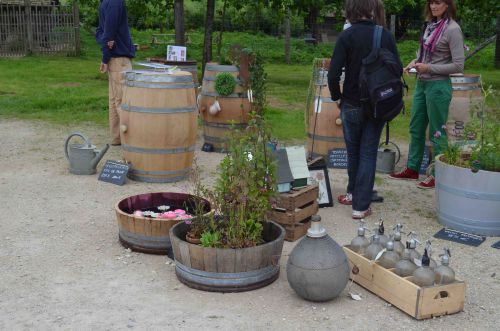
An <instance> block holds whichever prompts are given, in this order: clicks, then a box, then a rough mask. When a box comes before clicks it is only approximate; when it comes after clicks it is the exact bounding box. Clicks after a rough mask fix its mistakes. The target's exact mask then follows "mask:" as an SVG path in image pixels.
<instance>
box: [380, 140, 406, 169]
mask: <svg viewBox="0 0 500 331" xmlns="http://www.w3.org/2000/svg"><path fill="white" fill-rule="evenodd" d="M389 145H392V147H391V148H389ZM382 146H384V147H382ZM400 158H401V152H400V151H399V147H398V145H396V144H395V143H393V142H391V141H389V142H388V143H387V144H386V143H381V144H380V145H379V149H378V152H377V171H378V172H381V173H384V174H390V173H393V172H394V168H395V166H396V164H397V163H398V162H399V159H400Z"/></svg>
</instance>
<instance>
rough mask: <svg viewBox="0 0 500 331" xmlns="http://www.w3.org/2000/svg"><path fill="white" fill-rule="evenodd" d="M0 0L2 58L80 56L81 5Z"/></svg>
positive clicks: (33, 0) (32, 0)
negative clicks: (44, 55) (42, 55)
mask: <svg viewBox="0 0 500 331" xmlns="http://www.w3.org/2000/svg"><path fill="white" fill-rule="evenodd" d="M76 3H77V1H75V4H74V5H72V6H67V5H59V1H40V0H38V1H37V0H31V1H30V0H22V1H19V0H17V1H16V0H0V57H16V56H24V55H27V54H60V55H74V56H78V55H79V54H80V21H79V13H78V5H77V4H76Z"/></svg>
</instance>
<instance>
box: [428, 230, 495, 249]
mask: <svg viewBox="0 0 500 331" xmlns="http://www.w3.org/2000/svg"><path fill="white" fill-rule="evenodd" d="M434 238H438V239H444V240H449V241H454V242H456V243H460V244H464V245H469V246H474V247H477V246H479V245H481V244H482V243H483V241H485V240H486V237H484V236H478V235H476V234H472V233H466V232H460V231H456V230H452V229H447V228H443V229H441V230H439V231H438V232H437V233H436V234H435V235H434Z"/></svg>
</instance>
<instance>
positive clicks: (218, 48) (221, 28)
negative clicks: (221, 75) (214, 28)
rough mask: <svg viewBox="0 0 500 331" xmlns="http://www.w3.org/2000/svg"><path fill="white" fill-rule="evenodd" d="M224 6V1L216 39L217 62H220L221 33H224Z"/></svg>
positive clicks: (225, 3) (225, 2)
mask: <svg viewBox="0 0 500 331" xmlns="http://www.w3.org/2000/svg"><path fill="white" fill-rule="evenodd" d="M226 6H227V0H224V4H223V5H222V17H221V27H220V31H219V38H218V39H217V58H218V59H219V62H220V61H221V51H222V33H223V32H224V21H225V19H226Z"/></svg>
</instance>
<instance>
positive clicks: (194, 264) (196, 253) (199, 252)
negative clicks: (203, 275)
mask: <svg viewBox="0 0 500 331" xmlns="http://www.w3.org/2000/svg"><path fill="white" fill-rule="evenodd" d="M188 245H189V255H190V257H191V268H194V269H198V270H205V262H204V258H203V247H201V246H199V245H195V244H188Z"/></svg>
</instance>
